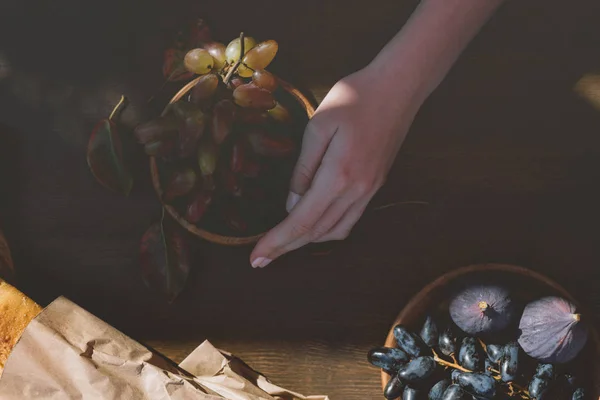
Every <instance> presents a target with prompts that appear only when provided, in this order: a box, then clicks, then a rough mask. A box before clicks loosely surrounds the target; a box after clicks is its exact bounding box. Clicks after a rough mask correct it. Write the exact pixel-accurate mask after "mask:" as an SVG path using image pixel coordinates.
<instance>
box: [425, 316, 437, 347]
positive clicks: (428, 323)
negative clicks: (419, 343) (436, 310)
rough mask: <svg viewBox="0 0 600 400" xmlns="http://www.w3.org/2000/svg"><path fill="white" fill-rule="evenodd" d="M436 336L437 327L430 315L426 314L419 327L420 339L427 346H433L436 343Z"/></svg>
mask: <svg viewBox="0 0 600 400" xmlns="http://www.w3.org/2000/svg"><path fill="white" fill-rule="evenodd" d="M438 337H439V333H438V327H437V325H436V323H435V321H434V320H433V318H432V317H431V315H428V316H427V318H425V323H424V324H423V328H421V339H423V341H424V342H425V344H426V345H427V346H429V347H435V346H436V345H437V343H438Z"/></svg>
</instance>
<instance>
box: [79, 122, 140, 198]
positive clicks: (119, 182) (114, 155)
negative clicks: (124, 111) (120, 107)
mask: <svg viewBox="0 0 600 400" xmlns="http://www.w3.org/2000/svg"><path fill="white" fill-rule="evenodd" d="M87 162H88V165H89V167H90V170H91V171H92V174H93V175H94V177H95V178H96V180H97V181H98V182H99V183H101V184H102V185H103V186H105V187H106V188H108V189H111V190H114V191H116V192H119V193H122V194H124V195H125V196H128V195H129V192H130V191H131V187H132V185H133V178H132V176H131V173H130V172H129V170H128V168H127V166H126V165H125V162H124V160H123V146H122V144H121V138H120V137H119V133H118V131H117V127H116V125H115V123H114V122H112V121H111V120H108V119H105V120H102V121H100V122H99V123H98V124H97V125H96V127H95V128H94V130H93V132H92V135H91V136H90V140H89V142H88V149H87Z"/></svg>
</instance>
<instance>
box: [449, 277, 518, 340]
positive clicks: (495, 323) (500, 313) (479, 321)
mask: <svg viewBox="0 0 600 400" xmlns="http://www.w3.org/2000/svg"><path fill="white" fill-rule="evenodd" d="M514 315H515V306H514V303H513V301H512V300H511V298H510V293H509V291H508V290H507V289H506V288H504V287H502V286H496V285H476V286H471V287H468V288H466V289H464V290H462V291H461V292H460V293H458V294H457V295H456V296H455V297H454V298H453V299H452V301H451V303H450V316H451V317H452V320H453V321H454V323H455V324H456V325H457V326H458V327H459V328H460V329H462V330H463V331H465V332H466V333H468V334H470V335H473V336H478V335H484V334H489V333H494V332H499V331H502V330H503V329H505V328H506V327H507V326H508V325H509V324H510V322H511V321H512V319H513V316H514Z"/></svg>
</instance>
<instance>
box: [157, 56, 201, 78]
mask: <svg viewBox="0 0 600 400" xmlns="http://www.w3.org/2000/svg"><path fill="white" fill-rule="evenodd" d="M186 53H187V52H186V51H183V50H178V49H173V48H171V49H167V50H165V54H164V63H163V75H164V77H165V78H166V79H167V80H168V81H169V82H178V81H184V80H188V79H191V78H192V77H193V76H194V73H193V72H190V71H188V70H187V69H186V68H185V65H184V63H183V60H184V58H185V55H186Z"/></svg>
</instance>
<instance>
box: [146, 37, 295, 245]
mask: <svg viewBox="0 0 600 400" xmlns="http://www.w3.org/2000/svg"><path fill="white" fill-rule="evenodd" d="M277 51H278V44H277V42H276V41H274V40H267V41H263V42H260V43H257V42H256V40H255V39H254V38H252V37H246V36H244V34H243V33H242V34H241V35H240V37H239V38H236V39H234V40H232V41H231V42H230V43H229V44H228V45H227V46H225V45H224V44H223V43H219V42H208V43H205V44H203V46H202V48H195V49H192V50H190V51H188V52H187V54H186V55H185V58H184V65H185V68H186V69H187V70H188V71H189V72H191V73H194V74H196V75H199V77H197V78H196V80H195V84H194V86H193V87H192V88H191V90H190V91H189V92H187V93H186V95H185V96H184V97H183V98H181V99H180V100H178V101H176V102H174V103H172V104H170V105H169V107H168V108H167V109H166V110H165V112H164V113H163V115H161V116H160V117H157V118H154V119H153V120H151V121H148V122H145V123H143V124H140V125H139V126H137V127H136V129H135V136H136V138H137V140H138V142H139V143H141V144H142V145H143V146H144V150H145V152H146V154H148V155H149V156H154V157H156V158H157V159H158V160H159V170H160V175H161V186H162V188H163V191H164V195H163V199H162V200H163V201H164V202H165V203H167V204H171V205H173V206H175V207H176V208H177V209H178V210H179V211H180V213H181V215H183V216H184V217H185V218H186V220H187V221H189V222H190V223H194V224H197V225H202V226H204V227H206V226H207V225H210V226H212V228H213V231H214V230H215V229H216V230H218V229H228V230H226V231H222V233H227V234H251V233H259V232H260V231H261V230H263V229H265V228H268V227H269V225H272V224H273V223H276V222H277V221H276V220H277V218H280V216H278V215H276V213H274V212H273V210H280V209H281V208H282V207H281V205H283V204H285V197H283V200H282V196H285V194H286V193H285V192H287V182H285V180H286V179H289V176H290V174H291V168H292V167H293V156H294V155H295V154H296V151H297V149H298V147H299V146H298V141H299V138H300V137H301V132H302V131H301V129H302V126H301V124H294V122H297V121H295V118H294V117H293V115H294V112H292V111H291V110H290V107H293V101H292V105H291V106H290V105H286V104H287V103H285V95H286V93H285V91H284V90H282V88H281V83H280V80H279V79H277V78H276V77H275V76H274V75H273V74H272V73H270V72H269V71H267V70H266V68H267V67H268V66H269V65H270V63H271V62H272V60H273V59H274V57H275V55H276V53H277ZM282 99H283V100H282ZM278 180H279V181H280V182H281V184H280V183H278ZM283 182H285V184H283ZM274 205H277V206H274Z"/></svg>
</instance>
